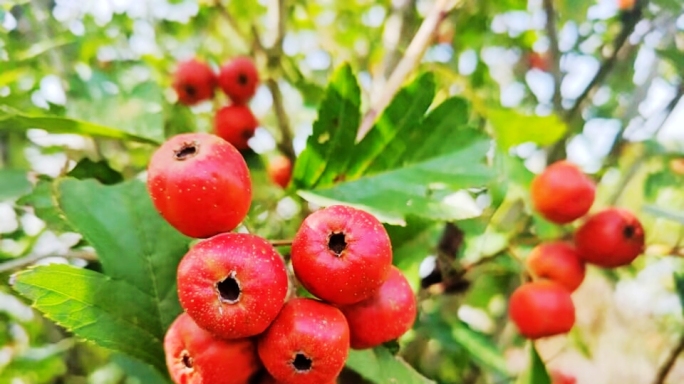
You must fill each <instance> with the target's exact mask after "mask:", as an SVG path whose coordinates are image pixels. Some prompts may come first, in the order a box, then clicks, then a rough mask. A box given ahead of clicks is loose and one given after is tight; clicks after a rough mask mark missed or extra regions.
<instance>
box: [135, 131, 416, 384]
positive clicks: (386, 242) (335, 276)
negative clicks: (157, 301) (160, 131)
mask: <svg viewBox="0 0 684 384" xmlns="http://www.w3.org/2000/svg"><path fill="white" fill-rule="evenodd" d="M147 185H148V191H149V193H150V196H151V198H152V201H153V203H154V205H155V207H156V209H157V210H158V211H159V213H160V214H161V216H162V217H164V219H166V220H167V221H168V222H169V223H170V224H171V225H172V226H174V227H175V228H176V229H177V230H178V231H180V232H181V233H183V234H185V235H187V236H190V237H194V238H200V239H202V240H200V241H198V242H197V243H196V244H194V245H193V246H192V247H191V248H190V250H189V251H188V252H187V254H186V255H185V256H184V257H183V258H182V260H181V262H180V264H179V266H178V270H177V276H176V278H177V284H178V296H179V300H180V303H181V306H182V307H183V309H184V310H185V312H184V313H183V314H182V315H180V316H179V317H178V318H177V319H176V320H175V321H174V322H173V324H172V325H171V326H170V328H169V329H168V331H167V334H166V337H165V340H164V348H165V352H166V361H167V365H168V368H169V372H170V374H171V377H172V378H173V380H174V381H175V382H176V383H184V384H185V383H211V384H238V383H247V382H248V381H249V380H257V381H256V382H263V383H266V382H270V383H273V382H275V383H291V384H296V383H331V382H334V381H335V380H336V378H337V376H338V375H339V373H340V372H341V370H342V368H343V367H344V364H345V361H346V359H347V356H348V353H349V349H350V348H355V349H364V348H371V347H375V346H378V345H380V344H383V343H385V342H388V341H391V340H394V339H396V338H398V337H400V336H402V335H403V334H404V333H406V331H408V330H409V329H410V328H411V327H412V326H413V322H414V320H415V317H416V312H417V308H416V299H415V296H414V294H413V291H412V289H411V287H410V286H409V284H408V281H407V279H406V278H405V276H404V275H403V274H402V273H401V272H400V271H399V270H398V269H397V268H396V267H394V266H393V265H392V247H391V243H390V239H389V236H388V235H387V232H386V231H385V228H384V227H383V226H382V224H381V223H380V222H379V221H378V220H377V219H376V218H375V217H374V216H372V215H371V214H369V213H367V212H365V211H362V210H359V209H355V208H352V207H347V206H341V205H337V206H331V207H328V208H325V209H321V210H318V211H315V212H314V213H312V214H310V215H309V216H308V217H307V218H306V219H305V220H304V221H303V222H302V224H301V227H300V228H299V230H298V232H297V234H296V236H295V237H294V239H293V242H292V248H291V262H292V270H293V272H294V275H295V276H296V278H297V281H299V283H301V285H302V286H303V287H304V288H306V289H307V290H308V292H310V293H311V294H312V295H314V296H316V297H317V298H318V299H313V298H303V297H299V298H298V297H293V296H295V295H293V294H288V293H289V292H290V293H291V292H292V291H294V290H291V288H293V287H292V286H291V285H290V279H289V276H288V272H287V267H286V264H285V261H284V259H283V258H282V257H281V256H280V255H279V254H278V252H277V251H276V249H275V248H274V247H273V246H272V245H271V244H270V243H269V242H268V241H267V240H265V239H262V238H260V237H258V236H256V235H253V234H246V233H234V232H231V231H233V230H234V229H235V228H236V227H237V226H238V225H239V223H240V222H241V221H242V220H243V219H244V218H245V216H246V215H247V212H248V210H249V207H250V204H251V200H252V185H251V177H250V173H249V169H248V168H247V165H246V163H245V161H244V159H243V157H242V156H241V154H240V152H239V151H238V150H237V149H236V148H235V147H234V146H233V145H231V144H230V143H229V142H227V141H225V140H223V139H222V138H220V137H218V136H216V135H212V134H208V133H189V134H181V135H177V136H174V137H172V138H170V139H169V140H168V141H167V142H165V143H164V144H163V145H162V146H161V147H160V148H159V149H158V150H157V151H156V152H155V153H154V155H153V156H152V159H151V160H150V163H149V166H148V179H147ZM288 298H289V300H288ZM262 367H263V368H265V369H262ZM258 380H262V381H258ZM250 382H255V381H250Z"/></svg>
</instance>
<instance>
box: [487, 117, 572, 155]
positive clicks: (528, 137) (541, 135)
mask: <svg viewBox="0 0 684 384" xmlns="http://www.w3.org/2000/svg"><path fill="white" fill-rule="evenodd" d="M487 118H488V119H489V122H490V124H491V126H492V129H493V130H494V136H495V137H496V142H497V145H498V146H499V147H500V148H501V149H502V150H508V149H509V148H510V147H513V146H515V145H518V144H522V143H528V142H532V143H535V144H538V145H542V146H543V145H551V144H553V143H555V142H556V141H558V140H560V139H561V138H562V137H563V135H565V132H567V130H568V127H567V125H566V124H565V123H564V122H563V121H562V120H561V119H560V118H559V117H558V116H556V115H549V116H528V115H523V114H520V113H519V112H516V111H513V110H508V109H495V110H491V111H488V112H487Z"/></svg>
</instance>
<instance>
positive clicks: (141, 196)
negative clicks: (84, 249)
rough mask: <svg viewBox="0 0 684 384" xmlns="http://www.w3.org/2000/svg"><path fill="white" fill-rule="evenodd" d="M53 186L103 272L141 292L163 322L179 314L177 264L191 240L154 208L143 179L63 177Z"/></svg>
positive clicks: (68, 220) (165, 324) (68, 219)
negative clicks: (103, 181) (106, 180)
mask: <svg viewBox="0 0 684 384" xmlns="http://www.w3.org/2000/svg"><path fill="white" fill-rule="evenodd" d="M55 188H56V190H57V203H58V206H59V208H60V210H61V212H62V214H63V215H64V217H65V218H66V220H67V222H68V223H69V224H70V226H71V227H73V228H74V229H75V230H76V231H77V232H79V233H81V234H82V235H83V237H84V238H85V240H87V241H88V242H89V243H90V244H91V245H92V246H93V247H94V248H95V251H96V252H97V255H98V258H99V260H100V262H101V263H102V267H103V269H104V272H105V273H106V274H107V275H108V276H110V277H112V278H114V279H117V280H123V281H126V282H128V283H129V284H130V285H132V286H134V287H136V288H137V289H139V290H140V291H142V292H144V293H145V296H144V297H143V298H141V299H145V300H149V301H151V302H152V303H154V305H155V306H156V310H155V316H156V317H157V318H158V319H159V322H160V324H161V325H162V327H164V328H166V327H167V326H168V325H169V324H171V322H172V321H173V320H174V319H175V317H176V316H177V315H178V313H180V306H179V304H178V299H177V296H176V266H177V265H178V263H179V261H180V259H181V258H182V257H183V255H184V254H185V253H186V252H187V250H188V243H189V241H190V239H189V238H187V237H185V236H183V235H181V234H180V233H179V232H178V231H176V230H175V229H174V228H173V227H171V226H170V225H169V224H168V223H167V222H166V221H164V219H163V218H162V217H161V216H160V215H159V214H158V213H157V211H156V210H155V208H154V206H153V205H152V201H151V200H150V198H149V195H148V193H147V189H146V186H145V184H144V183H143V182H141V181H139V180H130V181H127V182H125V183H122V184H116V185H113V186H104V185H102V184H100V183H98V182H96V181H95V180H92V179H88V180H75V179H63V180H60V181H58V182H57V185H56V187H55Z"/></svg>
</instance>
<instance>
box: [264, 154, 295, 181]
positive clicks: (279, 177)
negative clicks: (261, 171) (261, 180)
mask: <svg viewBox="0 0 684 384" xmlns="http://www.w3.org/2000/svg"><path fill="white" fill-rule="evenodd" d="M266 172H267V173H268V177H269V178H270V179H271V181H272V182H274V183H275V184H277V185H279V186H280V187H281V188H286V187H287V185H288V184H290V179H291V178H292V162H291V161H290V159H289V158H287V156H283V155H280V156H277V157H274V158H273V159H271V161H270V162H269V163H268V167H267V168H266Z"/></svg>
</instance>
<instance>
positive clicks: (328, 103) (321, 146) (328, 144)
mask: <svg viewBox="0 0 684 384" xmlns="http://www.w3.org/2000/svg"><path fill="white" fill-rule="evenodd" d="M360 105H361V90H360V89H359V85H358V84H357V83H356V79H355V78H354V74H353V73H352V70H351V67H350V66H349V65H345V66H343V67H341V68H339V69H338V70H337V71H336V72H335V73H334V74H333V76H332V79H331V80H330V84H329V85H328V88H327V89H326V91H325V97H324V99H323V102H322V103H321V106H320V107H319V111H318V119H317V120H316V122H314V125H313V133H312V134H311V136H310V137H309V138H308V140H307V143H306V150H304V151H303V152H302V154H301V155H300V156H299V158H298V159H297V162H296V164H295V169H294V173H293V175H294V176H293V177H294V182H295V185H297V186H298V187H299V188H311V187H314V186H316V185H318V184H330V183H332V182H333V181H335V178H336V177H337V176H338V175H339V174H341V173H342V172H343V171H344V169H345V168H346V166H347V163H348V162H349V160H350V158H351V156H350V154H351V152H352V148H353V147H354V141H355V138H356V130H357V128H358V127H359V122H360V120H361V114H360V112H359V108H360Z"/></svg>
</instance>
